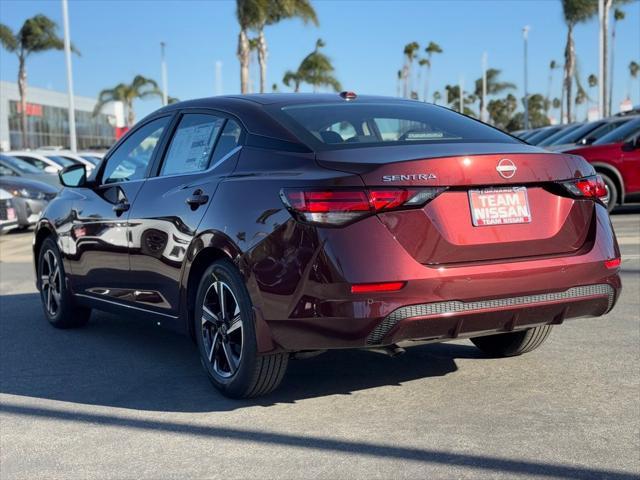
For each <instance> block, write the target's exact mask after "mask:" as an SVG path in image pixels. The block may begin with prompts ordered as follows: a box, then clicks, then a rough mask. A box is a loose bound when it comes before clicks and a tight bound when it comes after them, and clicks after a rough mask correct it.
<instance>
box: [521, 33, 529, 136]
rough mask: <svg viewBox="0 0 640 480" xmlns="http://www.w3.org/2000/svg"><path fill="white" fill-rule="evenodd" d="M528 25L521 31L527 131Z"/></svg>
mask: <svg viewBox="0 0 640 480" xmlns="http://www.w3.org/2000/svg"><path fill="white" fill-rule="evenodd" d="M530 29H531V28H530V27H529V25H525V27H524V28H523V29H522V38H523V39H524V129H525V130H528V129H529V85H528V82H529V69H528V67H529V65H528V62H529V59H528V56H529V52H528V49H527V43H528V40H529V30H530Z"/></svg>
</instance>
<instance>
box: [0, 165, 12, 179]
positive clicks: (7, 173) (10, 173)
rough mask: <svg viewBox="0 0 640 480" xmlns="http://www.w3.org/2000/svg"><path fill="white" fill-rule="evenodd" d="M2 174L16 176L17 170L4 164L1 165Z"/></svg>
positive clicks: (0, 173)
mask: <svg viewBox="0 0 640 480" xmlns="http://www.w3.org/2000/svg"><path fill="white" fill-rule="evenodd" d="M0 175H7V176H12V177H13V176H15V172H14V171H13V170H11V169H10V168H8V167H5V166H4V165H0Z"/></svg>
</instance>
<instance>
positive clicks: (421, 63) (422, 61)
mask: <svg viewBox="0 0 640 480" xmlns="http://www.w3.org/2000/svg"><path fill="white" fill-rule="evenodd" d="M428 65H429V59H427V58H421V59H420V60H418V88H420V86H421V85H422V69H423V67H425V66H428ZM426 85H427V81H426V79H425V88H424V90H423V91H424V92H425V96H424V97H423V100H424V101H425V102H426V101H427V95H426V93H427V87H426Z"/></svg>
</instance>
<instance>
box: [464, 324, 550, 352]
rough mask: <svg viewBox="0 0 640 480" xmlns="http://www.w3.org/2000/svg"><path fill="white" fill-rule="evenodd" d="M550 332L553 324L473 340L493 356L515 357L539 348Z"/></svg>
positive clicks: (477, 345)
mask: <svg viewBox="0 0 640 480" xmlns="http://www.w3.org/2000/svg"><path fill="white" fill-rule="evenodd" d="M549 333H551V325H542V326H540V327H535V328H529V329H527V330H522V331H520V332H511V333H499V334H497V335H487V336H485V337H475V338H472V339H471V341H472V342H473V344H474V345H475V346H476V347H478V348H479V349H480V350H482V351H483V352H484V353H486V354H487V355H490V356H492V357H514V356H516V355H522V354H523V353H527V352H530V351H532V350H535V349H536V348H538V347H539V346H540V345H542V343H543V342H544V341H545V340H546V339H547V337H548V336H549Z"/></svg>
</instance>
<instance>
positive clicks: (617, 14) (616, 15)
mask: <svg viewBox="0 0 640 480" xmlns="http://www.w3.org/2000/svg"><path fill="white" fill-rule="evenodd" d="M624 16H625V15H624V12H623V11H622V10H620V9H619V8H616V9H615V10H614V11H613V28H612V29H611V70H610V73H609V96H608V98H607V100H608V105H607V115H611V106H612V104H613V63H614V58H615V52H616V25H617V24H618V22H619V21H621V20H624Z"/></svg>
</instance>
